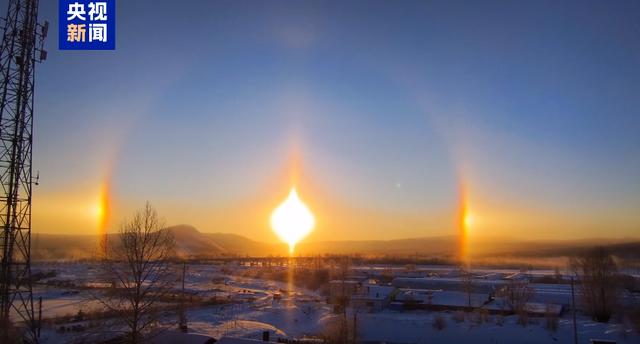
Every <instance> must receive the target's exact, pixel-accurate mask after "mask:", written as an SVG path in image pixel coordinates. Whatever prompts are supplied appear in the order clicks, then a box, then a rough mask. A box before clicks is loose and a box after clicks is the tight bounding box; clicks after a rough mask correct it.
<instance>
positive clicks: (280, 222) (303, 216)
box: [271, 188, 315, 254]
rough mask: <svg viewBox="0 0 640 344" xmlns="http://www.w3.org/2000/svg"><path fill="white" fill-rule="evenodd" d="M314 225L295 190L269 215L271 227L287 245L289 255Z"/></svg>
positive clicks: (311, 215) (312, 218)
mask: <svg viewBox="0 0 640 344" xmlns="http://www.w3.org/2000/svg"><path fill="white" fill-rule="evenodd" d="M314 225H315V219H314V217H313V214H312V213H311V211H310V210H309V208H307V206H306V205H305V204H304V203H303V202H302V201H301V200H300V198H299V197H298V193H297V192H296V189H295V188H292V189H291V192H290V193H289V197H287V199H286V200H285V201H284V202H282V204H280V206H278V207H277V208H276V209H275V210H274V211H273V213H272V214H271V227H272V228H273V230H274V231H275V232H276V234H278V236H279V237H280V239H281V240H282V241H284V242H286V243H288V244H289V253H290V254H292V253H293V249H294V248H295V246H296V243H297V242H298V241H300V240H301V239H302V238H304V237H305V236H307V234H309V233H310V232H311V230H313V226H314Z"/></svg>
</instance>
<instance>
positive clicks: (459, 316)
mask: <svg viewBox="0 0 640 344" xmlns="http://www.w3.org/2000/svg"><path fill="white" fill-rule="evenodd" d="M451 318H452V319H453V320H454V321H455V322H457V323H461V322H464V312H462V311H455V312H454V313H453V315H452V316H451Z"/></svg>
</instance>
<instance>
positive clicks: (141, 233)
mask: <svg viewBox="0 0 640 344" xmlns="http://www.w3.org/2000/svg"><path fill="white" fill-rule="evenodd" d="M117 239H119V240H105V241H104V242H103V255H104V256H103V258H102V261H101V269H102V273H103V276H104V277H105V278H106V279H107V282H108V283H110V284H111V286H112V287H111V289H110V290H108V291H107V292H104V293H100V294H96V297H97V299H98V301H99V302H100V303H101V304H102V305H103V306H104V308H105V310H106V311H108V312H110V313H115V314H118V315H119V316H120V318H121V319H122V320H124V321H125V324H126V329H127V330H126V331H125V332H126V333H125V338H126V342H128V343H140V342H141V341H142V340H143V339H144V336H145V335H146V334H148V333H149V332H150V330H152V329H153V327H154V325H155V324H157V320H158V317H157V316H158V312H157V306H158V302H159V301H160V300H162V299H163V298H164V297H165V296H167V294H168V293H170V292H171V290H172V288H173V287H174V283H175V276H174V272H173V270H172V266H171V264H170V262H169V258H170V257H171V256H172V254H173V249H174V246H175V242H174V239H173V236H172V235H171V233H170V232H169V231H168V230H167V229H165V228H164V224H163V223H162V222H161V221H160V219H159V217H158V213H157V212H156V210H155V209H154V208H153V207H152V206H151V205H150V204H149V203H148V202H147V204H146V205H145V207H144V208H143V209H142V210H140V211H138V212H136V213H135V214H134V215H133V217H131V218H130V219H128V220H126V221H124V222H123V223H122V225H121V227H120V232H119V233H118V236H117Z"/></svg>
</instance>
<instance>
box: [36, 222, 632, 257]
mask: <svg viewBox="0 0 640 344" xmlns="http://www.w3.org/2000/svg"><path fill="white" fill-rule="evenodd" d="M167 229H168V230H169V231H171V233H172V234H173V236H174V237H175V240H176V253H177V254H178V255H179V256H182V257H221V256H227V257H228V256H254V257H256V256H270V255H273V256H285V255H287V254H288V248H287V245H285V244H272V243H264V242H260V241H255V240H252V239H249V238H247V237H244V236H242V235H238V234H229V233H203V232H200V231H198V230H197V229H196V228H195V227H193V226H190V225H177V226H171V227H168V228H167ZM111 235H113V234H111ZM97 242H98V237H97V236H95V235H59V234H34V237H33V248H32V251H33V257H34V260H60V259H69V260H73V259H83V258H92V257H94V256H95V253H96V252H97ZM457 245H458V241H457V238H456V237H455V236H435V237H421V238H411V239H398V240H352V241H318V242H302V243H300V244H298V246H296V254H297V255H318V254H360V255H369V256H383V255H389V256H423V257H425V256H431V257H439V258H447V257H451V256H453V255H455V252H457ZM595 245H605V246H607V247H608V248H609V249H610V250H611V251H612V252H613V253H614V254H615V255H617V256H619V257H625V258H633V259H637V258H640V241H637V240H631V239H627V240H624V239H621V240H613V239H589V240H565V241H517V240H509V239H504V238H486V239H483V240H481V241H475V242H474V247H473V253H474V256H478V257H501V256H511V257H522V258H540V257H566V256H573V255H576V254H579V253H580V252H583V251H584V250H585V249H586V248H589V247H592V246H595Z"/></svg>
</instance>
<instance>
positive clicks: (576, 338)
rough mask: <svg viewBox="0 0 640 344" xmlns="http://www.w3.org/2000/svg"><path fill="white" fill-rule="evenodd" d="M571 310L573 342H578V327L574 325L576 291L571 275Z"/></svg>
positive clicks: (574, 343) (576, 343)
mask: <svg viewBox="0 0 640 344" xmlns="http://www.w3.org/2000/svg"><path fill="white" fill-rule="evenodd" d="M571 310H572V314H573V344H578V328H577V325H576V293H575V292H574V287H573V277H571Z"/></svg>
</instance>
